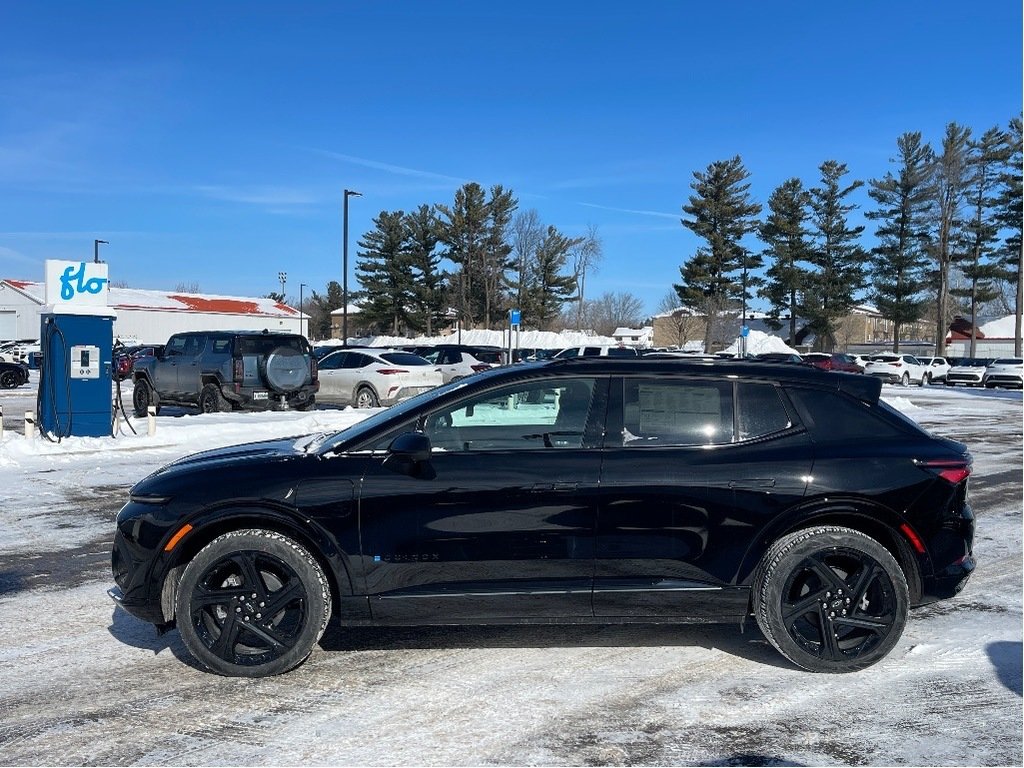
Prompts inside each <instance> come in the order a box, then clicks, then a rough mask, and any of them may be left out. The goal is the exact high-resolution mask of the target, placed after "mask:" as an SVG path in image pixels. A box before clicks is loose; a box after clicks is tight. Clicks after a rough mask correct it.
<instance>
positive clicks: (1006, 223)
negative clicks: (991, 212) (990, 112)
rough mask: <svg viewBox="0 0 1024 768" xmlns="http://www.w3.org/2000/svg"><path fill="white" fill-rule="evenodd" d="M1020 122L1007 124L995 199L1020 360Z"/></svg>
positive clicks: (1023, 201)
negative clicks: (1003, 161)
mask: <svg viewBox="0 0 1024 768" xmlns="http://www.w3.org/2000/svg"><path fill="white" fill-rule="evenodd" d="M1021 149H1022V142H1021V119H1020V118H1019V117H1015V118H1013V119H1012V120H1010V127H1009V130H1008V131H1007V132H1006V148H1005V156H1006V158H1007V160H1006V164H1005V166H1004V168H1003V172H1002V173H1001V174H1000V177H999V180H1000V184H1001V186H1002V193H1001V194H1000V195H999V213H998V217H999V224H1000V225H1001V226H1002V227H1003V228H1004V229H1005V230H1007V231H1008V233H1009V234H1008V235H1007V236H1006V238H1005V239H1004V240H1003V247H1002V249H1001V258H1000V265H1001V266H1002V269H1003V277H1004V279H1006V280H1008V281H1009V282H1010V283H1011V284H1012V285H1013V286H1014V287H1015V288H1016V300H1015V305H1014V314H1015V315H1016V317H1017V320H1016V322H1015V323H1014V342H1013V354H1014V356H1015V357H1020V356H1021V314H1022V311H1024V279H1022V276H1024V248H1022V246H1024V221H1022V218H1024V194H1022V191H1021V163H1022V154H1021Z"/></svg>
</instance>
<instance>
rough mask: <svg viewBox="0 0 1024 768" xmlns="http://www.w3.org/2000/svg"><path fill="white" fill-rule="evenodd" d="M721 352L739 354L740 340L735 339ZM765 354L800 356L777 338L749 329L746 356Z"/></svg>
mask: <svg viewBox="0 0 1024 768" xmlns="http://www.w3.org/2000/svg"><path fill="white" fill-rule="evenodd" d="M722 351H723V352H724V353H725V354H729V355H735V354H739V351H740V340H739V339H736V341H734V342H733V343H732V345H731V346H728V347H726V348H725V349H724V350H722ZM767 352H788V353H790V354H793V355H798V354H800V353H799V352H797V351H796V350H795V349H793V348H792V347H791V346H789V345H788V344H786V342H784V341H783V340H782V339H780V338H779V337H778V336H773V335H772V334H770V333H765V332H764V331H755V330H753V329H751V331H750V333H749V335H748V336H747V354H748V355H763V354H765V353H767Z"/></svg>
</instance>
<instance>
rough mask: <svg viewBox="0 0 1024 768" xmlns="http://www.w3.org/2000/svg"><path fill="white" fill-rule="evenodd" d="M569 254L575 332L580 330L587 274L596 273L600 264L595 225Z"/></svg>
mask: <svg viewBox="0 0 1024 768" xmlns="http://www.w3.org/2000/svg"><path fill="white" fill-rule="evenodd" d="M571 253H572V268H573V274H574V275H575V276H576V295H577V304H576V330H582V328H583V302H584V300H585V297H584V290H585V289H586V287H587V272H588V271H590V272H596V271H597V265H598V264H599V263H600V261H601V256H602V255H603V248H602V244H601V237H600V236H599V235H598V233H597V227H596V226H595V225H593V224H591V225H589V226H588V227H587V234H585V235H584V236H583V237H582V238H581V240H580V241H579V243H578V244H577V245H576V246H575V247H574V248H573V250H572V252H571Z"/></svg>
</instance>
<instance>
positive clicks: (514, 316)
mask: <svg viewBox="0 0 1024 768" xmlns="http://www.w3.org/2000/svg"><path fill="white" fill-rule="evenodd" d="M520 319H521V313H520V311H519V310H518V309H510V310H509V311H508V322H509V325H519V321H520Z"/></svg>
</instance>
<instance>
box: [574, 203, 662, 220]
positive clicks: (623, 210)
mask: <svg viewBox="0 0 1024 768" xmlns="http://www.w3.org/2000/svg"><path fill="white" fill-rule="evenodd" d="M576 205H582V206H584V207H585V208H598V209H600V210H602V211H617V212H618V213H634V214H636V215H638V216H657V217H659V218H662V219H675V220H678V219H679V214H678V213H663V212H662V211H638V210H635V209H633V208H613V207H612V206H610V205H597V204H595V203H580V202H577V203H576Z"/></svg>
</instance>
